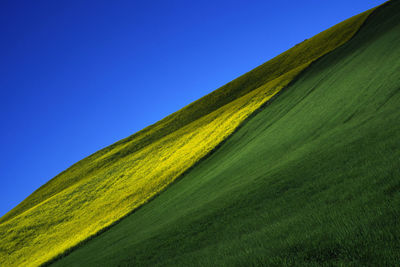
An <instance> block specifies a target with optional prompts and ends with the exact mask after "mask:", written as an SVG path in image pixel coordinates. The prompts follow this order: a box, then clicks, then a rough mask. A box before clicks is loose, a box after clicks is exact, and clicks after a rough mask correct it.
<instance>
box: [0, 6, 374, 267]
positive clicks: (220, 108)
mask: <svg viewBox="0 0 400 267" xmlns="http://www.w3.org/2000/svg"><path fill="white" fill-rule="evenodd" d="M370 13H371V11H367V12H365V13H363V14H360V15H358V16H355V17H353V18H350V19H349V20H346V21H344V22H342V23H340V24H338V25H336V26H334V27H332V28H331V29H328V30H327V31H324V32H322V33H321V34H319V35H317V36H315V37H313V38H311V39H309V40H307V41H305V42H303V43H301V44H299V45H297V46H295V47H294V48H292V49H291V50H289V51H287V52H285V53H283V54H282V55H280V56H278V57H276V58H274V59H272V60H271V61H269V62H267V63H265V64H263V65H262V66H260V67H258V68H256V69H255V70H253V71H251V72H249V73H247V74H245V75H243V76H241V77H239V78H238V79H236V80H234V81H233V82H231V83H229V84H227V85H226V86H224V87H222V88H220V89H218V90H216V91H215V92H213V93H211V94H209V95H207V96H205V97H204V98H202V99H200V100H198V101H196V102H194V103H193V104H191V105H189V106H187V107H185V108H183V109H182V110H180V111H178V112H176V113H174V114H172V115H170V116H168V117H166V118H165V119H164V120H162V121H160V122H158V123H156V124H154V125H152V126H150V127H148V128H146V129H144V130H142V131H140V132H139V133H137V134H134V135H133V136H131V137H128V138H126V139H124V140H121V141H120V142H117V143H116V144H114V145H111V146H110V147H107V148H105V149H103V150H101V151H99V152H97V153H95V154H93V155H91V156H89V157H88V158H86V159H83V160H82V161H80V162H78V163H77V164H75V165H74V166H72V167H71V168H69V169H67V170H66V171H64V172H62V173H61V174H60V175H58V176H57V177H55V178H54V179H52V180H50V181H49V182H48V183H46V184H45V185H44V186H42V187H41V188H39V189H38V190H37V191H35V192H34V193H33V194H32V195H30V196H29V197H28V198H27V199H25V200H24V201H23V202H22V203H21V204H20V205H18V206H17V207H16V208H14V209H13V210H11V211H10V212H9V213H7V214H6V215H5V216H4V217H3V218H1V219H0V240H1V242H0V266H37V265H40V264H43V263H45V262H48V261H51V260H52V259H53V258H55V257H57V256H59V255H62V254H63V253H65V252H66V251H68V250H70V249H71V248H73V247H75V246H78V245H79V244H80V243H81V242H84V241H85V240H87V239H89V238H91V237H93V236H95V235H97V234H99V233H100V232H102V231H104V229H106V228H107V227H110V226H112V225H113V224H114V223H115V222H117V221H119V220H121V219H122V218H124V217H125V216H127V215H128V214H130V213H131V212H132V211H133V210H136V209H137V208H139V207H141V206H142V205H143V204H145V203H147V202H148V201H150V200H151V199H153V198H154V197H155V196H157V195H158V194H159V193H160V192H162V191H163V190H164V189H165V188H166V187H167V186H169V185H170V184H171V183H172V182H173V181H175V180H176V179H177V178H179V177H181V175H182V174H184V173H185V172H186V171H188V170H189V169H190V168H191V167H193V166H194V165H195V164H196V163H197V162H199V160H200V159H202V158H204V157H206V156H207V155H209V154H210V153H211V152H212V151H213V150H214V149H215V148H216V147H217V146H218V145H219V144H221V142H223V141H224V140H225V139H226V138H227V137H228V136H230V135H231V134H232V133H233V132H234V131H235V130H236V129H237V128H238V127H239V126H240V125H241V123H242V122H243V121H244V120H246V118H248V117H249V116H250V115H251V114H253V112H254V111H256V110H258V109H259V107H260V106H262V105H263V104H264V103H265V102H266V101H268V100H269V99H270V98H271V97H273V96H274V95H275V94H276V93H277V92H279V91H280V90H281V89H282V88H283V87H285V86H286V85H287V84H289V83H290V82H291V81H292V80H293V79H294V78H295V77H296V76H297V75H298V74H299V73H300V72H301V71H303V70H304V69H305V68H306V67H307V66H308V65H309V64H310V63H311V62H313V61H314V60H316V59H317V58H319V57H320V56H322V55H324V54H326V53H329V52H330V51H332V50H333V49H335V48H337V47H338V46H340V45H341V44H343V43H345V42H347V41H348V40H349V39H350V38H351V37H352V36H353V35H354V34H355V33H356V32H357V31H358V29H359V28H360V26H361V25H362V24H363V23H364V21H365V19H366V18H367V17H368V16H369V14H370Z"/></svg>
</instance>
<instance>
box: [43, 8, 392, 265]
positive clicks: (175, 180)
mask: <svg viewBox="0 0 400 267" xmlns="http://www.w3.org/2000/svg"><path fill="white" fill-rule="evenodd" d="M389 2H390V1H389ZM387 3H388V2H386V3H384V4H382V5H380V6H378V7H375V8H373V9H371V10H369V12H370V13H369V14H368V16H367V17H366V19H365V20H364V22H363V23H362V24H361V25H360V27H359V28H358V30H357V31H356V32H355V33H354V34H353V36H352V37H350V38H349V39H348V40H347V41H346V42H344V43H343V44H341V45H339V46H338V47H336V48H334V49H333V50H331V51H329V52H327V53H325V54H323V55H322V56H320V57H319V58H317V59H315V60H313V61H312V62H311V63H309V64H307V66H305V67H304V68H303V69H302V70H301V71H300V72H299V73H298V74H297V75H296V76H295V77H294V78H293V79H292V80H291V81H290V82H289V83H288V84H287V85H285V86H284V87H283V88H282V89H280V90H279V91H277V92H275V93H274V94H273V96H272V97H271V98H270V99H269V100H267V101H266V102H265V103H263V104H262V105H261V106H260V107H259V108H257V109H256V110H255V111H253V112H252V113H251V114H250V115H249V116H248V117H247V118H245V119H244V120H243V121H242V122H241V123H240V124H239V125H238V126H237V127H236V128H235V129H234V130H233V132H231V133H230V134H229V135H228V136H227V137H226V138H225V139H224V140H223V141H221V142H220V143H219V144H218V145H217V146H215V147H214V148H213V149H212V150H211V151H209V152H208V153H207V154H206V155H205V156H204V157H202V158H201V159H200V160H198V161H197V162H196V163H195V164H193V165H192V166H191V167H189V168H188V169H187V170H185V171H184V172H183V173H182V174H181V175H179V176H178V177H177V178H176V179H174V180H173V181H172V182H171V183H169V184H168V185H167V186H166V187H165V188H164V189H162V190H161V191H159V192H157V193H156V194H155V195H153V196H152V197H150V198H149V199H147V200H146V201H145V202H144V203H143V204H141V205H140V206H138V207H137V208H134V209H133V210H132V211H130V212H129V213H127V214H126V215H125V216H123V217H121V218H119V219H118V220H116V221H114V222H113V223H112V224H110V225H108V226H106V227H104V228H103V229H101V230H99V231H98V232H97V233H96V234H94V235H91V236H89V237H88V238H87V239H85V240H83V241H81V242H80V243H78V244H77V245H75V246H73V247H70V248H69V249H67V250H66V251H64V252H63V253H61V254H59V255H57V256H55V257H54V258H52V259H50V260H49V261H47V262H45V263H43V264H41V265H40V266H49V265H51V264H52V263H54V262H56V261H58V260H59V259H61V258H63V257H65V256H67V255H68V254H70V253H71V252H73V251H74V250H76V249H78V248H79V247H81V246H83V245H85V244H86V243H87V242H89V241H90V240H92V239H93V238H95V237H97V236H99V235H101V234H102V233H104V232H106V231H108V230H109V229H110V228H111V227H113V226H115V225H117V224H118V223H120V222H121V221H122V220H124V219H125V218H126V217H128V216H130V215H131V214H133V213H135V212H136V211H138V210H139V209H140V208H142V207H143V206H144V205H145V204H147V203H149V202H150V201H152V200H153V199H155V198H156V197H157V196H159V195H160V194H161V193H163V192H164V191H165V190H167V189H168V188H169V187H170V186H172V185H173V184H175V183H176V182H178V181H180V180H181V179H183V177H184V176H185V175H186V174H187V173H188V172H190V171H191V170H192V169H193V168H195V167H196V166H197V165H198V164H200V163H201V162H202V161H204V160H205V159H207V158H208V157H210V156H211V155H212V154H213V153H215V151H216V150H218V149H219V148H220V147H221V146H222V145H223V144H224V143H225V142H226V141H227V140H228V139H229V138H231V137H232V136H233V135H234V134H235V133H236V132H237V131H238V130H239V129H240V128H242V127H243V126H244V125H245V124H246V123H247V122H248V121H249V120H251V119H252V118H253V117H254V116H255V115H257V114H258V113H259V112H260V111H262V110H263V109H264V108H266V107H267V106H268V105H269V104H271V102H272V101H274V100H275V99H276V98H277V97H278V96H279V95H280V94H282V93H283V92H285V91H286V90H287V89H288V88H289V87H290V86H292V85H293V84H294V83H295V82H296V81H297V80H298V79H299V78H300V77H301V76H302V75H303V74H304V73H305V72H306V71H308V69H309V67H310V66H311V65H313V64H315V63H316V62H318V61H319V60H321V59H322V58H323V57H324V56H326V55H328V54H330V53H332V52H333V51H335V50H336V49H338V48H339V47H341V46H343V45H344V44H346V43H347V42H349V41H350V40H352V39H353V38H354V36H356V35H357V33H358V32H359V31H360V30H361V28H362V27H363V26H364V25H365V24H366V23H367V21H368V20H369V18H370V17H371V16H372V15H373V14H374V12H375V10H376V9H378V8H380V7H382V6H384V5H386V4H387ZM366 12H368V11H366ZM257 89H258V88H257ZM255 90H256V89H255ZM127 138H130V137H127ZM127 138H126V139H127ZM123 140H125V139H123ZM123 140H121V141H123ZM118 143H119V142H118Z"/></svg>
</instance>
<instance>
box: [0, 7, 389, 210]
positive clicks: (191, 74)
mask: <svg viewBox="0 0 400 267" xmlns="http://www.w3.org/2000/svg"><path fill="white" fill-rule="evenodd" d="M383 2H384V1H378V0H369V1H365V0H351V1H349V0H335V1H320V0H303V1H295V0H290V1H289V0H279V1H272V0H271V1H249V0H243V1H235V0H228V1H218V0H214V1H168V0H165V1H145V0H143V1H111V0H110V1H81V0H79V1H50V0H49V1H13V0H5V1H1V3H0V38H1V42H0V49H1V50H0V51H1V53H0V119H1V124H0V125H1V126H0V127H1V131H0V135H1V136H0V142H1V143H0V145H1V153H0V170H1V176H0V216H1V215H3V214H5V213H6V212H7V211H9V210H10V209H12V208H13V207H14V206H15V205H17V204H18V203H19V202H21V201H22V200H23V199H24V198H25V197H27V196H28V195H29V194H30V193H32V192H33V191H34V190H35V189H37V188H38V187H39V186H41V185H42V184H44V183H45V182H46V181H48V180H50V179H51V178H52V177H54V176H55V175H57V174H58V173H59V172H61V171H63V170H64V169H66V168H67V167H69V166H70V165H71V164H73V163H75V162H77V161H78V160H80V159H82V158H84V157H86V156H88V155H90V154H91V153H93V152H95V151H97V150H99V149H100V148H103V147H105V146H107V145H110V144H112V143H113V142H115V141H118V140H119V139H121V138H124V137H126V136H129V135H131V134H132V133H134V132H136V131H138V130H140V129H142V128H144V127H145V126H147V125H149V124H152V123H154V122H156V121H158V120H160V119H162V118H163V117H165V116H166V115H168V114H170V113H172V112H174V111H176V110H178V109H179V108H181V107H183V106H185V105H187V104H189V103H190V102H192V101H194V100H196V99H198V98H200V97H201V96H203V95H205V94H207V93H209V92H211V91H213V90H214V89H216V88H218V87H219V86H221V85H223V84H225V83H227V82H229V81H231V80H232V79H234V78H236V77H237V76H239V75H241V74H243V73H245V72H247V71H249V70H251V69H252V68H254V67H256V66H258V65H260V64H261V63H263V62H265V61H267V60H268V59H270V58H272V57H274V56H276V55H278V54H279V53H281V52H283V51H285V50H287V49H289V48H290V47H292V46H293V45H295V44H297V43H299V42H301V41H303V40H304V39H306V38H309V37H312V36H313V35H315V34H317V33H319V32H321V31H322V30H325V29H327V28H329V27H330V26H333V25H335V24H337V23H339V22H340V21H342V20H344V19H346V18H349V17H351V16H353V15H356V14H358V13H360V12H362V11H365V10H367V9H369V8H372V7H374V6H376V5H378V4H381V3H383Z"/></svg>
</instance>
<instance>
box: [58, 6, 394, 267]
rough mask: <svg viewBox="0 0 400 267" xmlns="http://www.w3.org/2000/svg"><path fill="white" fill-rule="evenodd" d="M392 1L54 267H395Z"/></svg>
mask: <svg viewBox="0 0 400 267" xmlns="http://www.w3.org/2000/svg"><path fill="white" fill-rule="evenodd" d="M399 221H400V1H391V2H389V3H388V4H387V5H385V6H383V7H381V8H378V9H377V10H376V11H375V12H374V13H373V14H372V15H371V16H370V17H369V18H368V19H367V22H366V23H365V25H364V26H363V27H362V28H361V30H360V31H359V32H358V33H357V34H356V36H355V37H354V38H353V39H351V40H350V41H349V42H347V43H346V44H344V45H343V46H341V47H340V48H338V49H336V50H334V51H333V52H331V53H329V54H328V55H326V56H324V57H323V58H321V59H320V60H318V61H316V62H314V63H313V64H311V66H310V67H309V68H308V69H307V70H306V71H305V72H303V73H302V74H301V75H300V76H298V78H297V79H296V81H295V82H294V83H292V84H291V85H290V86H289V87H288V88H286V89H285V90H284V91H282V92H281V93H280V95H279V96H278V97H277V98H275V99H274V101H271V103H269V104H268V105H266V106H265V107H264V108H263V109H262V110H261V111H260V112H258V113H257V114H256V115H255V116H254V117H252V118H251V119H250V120H248V121H247V122H246V123H245V124H244V125H243V126H242V127H241V128H240V129H239V130H238V131H237V132H235V134H233V135H232V136H231V137H230V138H229V139H228V140H227V141H226V142H224V143H223V145H222V146H221V147H219V149H218V150H216V151H215V153H213V154H212V155H211V156H209V157H208V158H207V159H205V160H203V161H201V163H200V164H198V165H196V166H195V167H194V168H193V169H191V171H190V172H188V173H187V174H186V175H185V176H184V177H182V179H179V181H177V182H176V183H174V184H173V185H171V186H170V187H169V188H168V189H167V190H166V191H164V192H163V193H162V194H160V195H159V196H158V197H157V198H155V199H154V200H153V201H151V202H149V203H148V204H146V205H144V206H142V207H141V208H140V209H138V210H137V211H136V212H135V213H133V214H131V215H130V216H128V217H126V218H125V219H123V220H122V221H121V222H120V223H118V224H116V225H114V226H113V227H112V228H110V229H109V230H108V231H106V232H104V233H103V234H101V235H99V236H97V237H95V238H93V239H92V240H90V241H88V242H87V243H85V244H84V245H82V246H81V247H79V248H78V249H76V250H74V251H73V252H72V253H71V254H69V255H67V256H66V257H64V258H61V259H60V260H58V261H56V262H55V263H54V265H56V266H78V265H79V266H90V265H121V266H125V265H134V266H146V265H149V266H157V265H159V266H166V265H172V266H190V265H200V266H212V265H220V266H243V265H246V266H251V265H267V266H274V265H276V266H282V265H284V266H285V265H286V266H303V265H307V266H398V264H399V262H400V227H399Z"/></svg>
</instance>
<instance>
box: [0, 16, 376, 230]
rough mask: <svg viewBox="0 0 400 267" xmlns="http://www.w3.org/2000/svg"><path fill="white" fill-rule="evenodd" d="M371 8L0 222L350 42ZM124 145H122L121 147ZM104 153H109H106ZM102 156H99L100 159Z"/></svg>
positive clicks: (51, 187) (111, 151)
mask: <svg viewBox="0 0 400 267" xmlns="http://www.w3.org/2000/svg"><path fill="white" fill-rule="evenodd" d="M371 12H372V10H369V11H366V12H364V13H362V14H360V15H357V16H354V17H352V18H350V19H348V20H346V21H344V22H342V23H339V24H337V25H335V26H334V27H332V28H330V29H328V30H326V31H324V32H322V33H320V34H318V35H316V36H314V37H313V38H310V39H308V40H305V41H303V42H302V43H300V44H298V45H296V46H295V47H293V48H291V49H289V50H288V51H286V52H284V53H282V54H280V55H278V56H277V57H275V58H273V59H272V60H270V61H268V62H266V63H264V64H263V65H261V66H259V67H257V68H255V69H254V70H251V71H249V72H248V73H246V74H244V75H242V76H240V77H239V78H237V79H235V80H233V81H232V82H230V83H228V84H226V85H224V86H222V87H221V88H219V89H217V90H215V91H214V92H212V93H210V94H209V95H207V96H205V97H203V98H201V99H199V100H197V101H195V102H193V103H191V104H190V105H188V106H186V107H184V108H183V109H181V110H179V111H177V112H175V113H173V114H171V115H170V116H167V117H166V118H164V119H163V120H161V121H159V122H157V123H155V124H153V125H151V126H149V127H147V128H145V129H143V130H142V131H139V132H138V133H135V134H133V135H132V136H130V137H127V138H125V139H123V140H121V141H119V142H117V143H115V144H113V145H111V146H108V147H106V148H104V149H102V150H100V151H98V152H96V153H94V154H93V155H91V156H89V157H87V158H85V159H83V160H81V161H79V162H78V163H76V164H75V165H73V166H71V167H70V168H69V169H68V170H66V171H64V172H62V173H60V174H59V175H57V176H56V177H55V178H53V179H52V180H51V181H49V182H48V183H46V184H45V185H43V186H42V187H41V188H39V189H38V190H37V191H36V192H34V194H32V195H30V196H29V197H28V198H27V199H26V200H24V201H23V202H21V203H20V204H19V205H18V206H17V207H15V208H14V209H13V210H11V211H10V212H8V213H7V214H6V215H4V216H3V217H2V218H0V223H1V222H4V221H6V220H9V219H11V218H13V217H15V216H17V215H19V214H21V213H23V212H24V211H26V210H29V209H30V208H31V207H33V206H35V205H38V204H39V203H41V202H43V201H45V200H46V199H48V198H50V197H52V196H54V195H56V194H57V193H59V192H61V191H62V190H65V189H66V188H68V187H69V186H72V185H74V184H75V183H77V182H79V181H80V180H82V179H84V178H85V177H86V176H88V175H90V174H91V173H93V172H95V171H96V170H98V169H99V168H107V167H109V166H110V165H112V164H113V163H115V162H117V161H118V160H120V159H121V158H123V157H126V156H127V155H130V154H132V153H134V152H137V151H139V150H141V149H142V148H144V147H146V146H148V145H149V144H151V143H154V142H156V141H157V140H159V139H161V138H163V137H165V136H167V135H169V134H171V133H172V132H174V131H176V130H178V129H180V128H182V127H184V126H186V125H188V124H190V123H192V122H194V121H196V120H197V119H199V118H201V117H204V116H206V115H208V114H210V113H211V112H213V111H215V110H218V109H219V108H221V107H222V106H224V105H226V104H228V103H230V102H232V101H234V100H236V99H238V98H240V97H242V96H244V95H246V94H247V93H249V92H251V91H253V90H255V89H257V88H259V87H260V86H262V85H264V84H266V83H268V82H271V81H273V80H275V79H277V78H280V77H281V76H282V75H285V74H287V73H288V72H290V71H293V70H295V69H297V68H299V69H303V68H305V67H306V66H307V65H308V64H310V63H311V62H312V61H314V60H316V59H318V58H319V57H321V56H322V55H324V54H326V53H329V52H330V51H332V50H334V49H335V48H337V47H338V46H340V45H342V44H343V43H345V42H347V41H348V40H349V39H350V38H351V37H352V36H353V35H354V34H355V33H356V32H357V30H358V29H359V27H360V26H361V25H362V24H363V22H364V21H365V19H366V18H367V17H368V15H369V14H370V13H371ZM121 147H123V149H120V148H121ZM104 155H106V156H105V157H104ZM98 159H100V160H98Z"/></svg>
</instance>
